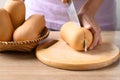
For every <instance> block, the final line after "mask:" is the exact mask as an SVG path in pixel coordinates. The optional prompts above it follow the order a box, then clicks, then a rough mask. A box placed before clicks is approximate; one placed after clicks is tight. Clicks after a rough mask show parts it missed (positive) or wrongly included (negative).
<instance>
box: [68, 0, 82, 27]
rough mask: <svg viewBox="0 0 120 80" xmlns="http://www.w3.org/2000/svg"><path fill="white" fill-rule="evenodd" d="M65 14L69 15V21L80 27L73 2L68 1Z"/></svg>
mask: <svg viewBox="0 0 120 80" xmlns="http://www.w3.org/2000/svg"><path fill="white" fill-rule="evenodd" d="M67 13H68V15H69V18H70V20H71V21H73V22H74V23H75V24H76V25H77V26H79V27H81V24H80V21H79V18H78V15H77V12H76V9H75V6H74V3H73V0H70V1H69V3H68V9H67Z"/></svg>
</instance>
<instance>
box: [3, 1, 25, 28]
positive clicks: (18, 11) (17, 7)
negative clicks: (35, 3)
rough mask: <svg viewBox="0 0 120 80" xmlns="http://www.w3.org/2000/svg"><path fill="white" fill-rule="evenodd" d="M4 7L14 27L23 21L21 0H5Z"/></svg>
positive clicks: (23, 11) (23, 10)
mask: <svg viewBox="0 0 120 80" xmlns="http://www.w3.org/2000/svg"><path fill="white" fill-rule="evenodd" d="M4 9H6V10H7V11H8V13H9V15H10V18H11V20H12V24H13V27H14V29H16V28H17V27H19V26H20V25H22V24H23V23H24V21H25V4H24V1H23V0H7V1H6V3H5V5H4Z"/></svg>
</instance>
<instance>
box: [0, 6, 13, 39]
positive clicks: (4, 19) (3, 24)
mask: <svg viewBox="0 0 120 80" xmlns="http://www.w3.org/2000/svg"><path fill="white" fill-rule="evenodd" d="M13 30H14V29H13V25H12V22H11V20H10V16H9V14H8V12H7V11H6V10H5V9H3V8H0V41H11V40H12V34H13Z"/></svg>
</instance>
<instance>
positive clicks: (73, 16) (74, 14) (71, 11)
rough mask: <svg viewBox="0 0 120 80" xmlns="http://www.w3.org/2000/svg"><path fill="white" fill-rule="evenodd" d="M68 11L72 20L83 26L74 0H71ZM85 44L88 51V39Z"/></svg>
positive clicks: (85, 49)
mask: <svg viewBox="0 0 120 80" xmlns="http://www.w3.org/2000/svg"><path fill="white" fill-rule="evenodd" d="M67 13H68V15H69V17H70V19H71V21H73V22H74V23H75V24H76V25H77V26H79V27H81V24H80V21H79V18H78V15H77V12H76V9H75V6H74V3H73V0H69V3H68V9H67ZM83 45H84V51H85V52H87V44H86V39H85V40H84V43H83Z"/></svg>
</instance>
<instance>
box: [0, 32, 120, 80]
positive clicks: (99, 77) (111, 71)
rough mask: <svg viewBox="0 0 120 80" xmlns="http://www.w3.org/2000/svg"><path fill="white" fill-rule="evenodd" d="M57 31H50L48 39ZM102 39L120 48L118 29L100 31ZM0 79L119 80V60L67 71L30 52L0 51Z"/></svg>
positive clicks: (53, 36) (56, 33) (55, 34)
mask: <svg viewBox="0 0 120 80" xmlns="http://www.w3.org/2000/svg"><path fill="white" fill-rule="evenodd" d="M57 35H59V32H50V35H49V37H48V39H50V38H53V39H57V38H58V37H56V36H57ZM102 36H103V38H104V39H106V40H109V41H110V42H112V43H115V44H116V45H117V46H118V47H119V48H120V31H110V32H102ZM0 80H120V62H119V60H118V61H117V62H116V63H114V64H112V65H111V66H109V67H106V68H102V69H99V70H92V71H68V70H61V69H56V68H53V67H49V66H47V65H44V64H43V63H41V62H40V61H38V60H37V58H36V56H35V51H33V52H31V53H22V52H4V53H0Z"/></svg>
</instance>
